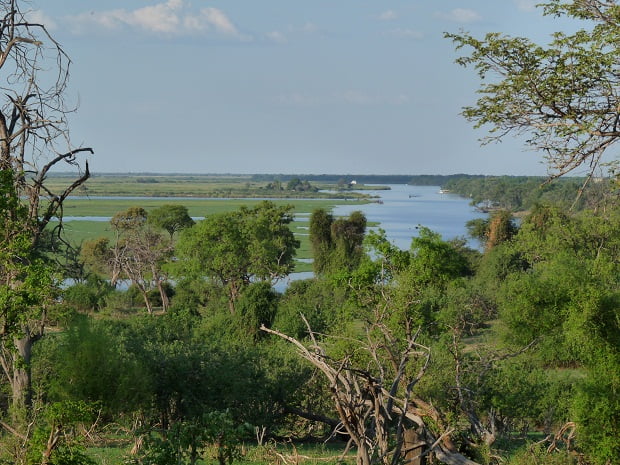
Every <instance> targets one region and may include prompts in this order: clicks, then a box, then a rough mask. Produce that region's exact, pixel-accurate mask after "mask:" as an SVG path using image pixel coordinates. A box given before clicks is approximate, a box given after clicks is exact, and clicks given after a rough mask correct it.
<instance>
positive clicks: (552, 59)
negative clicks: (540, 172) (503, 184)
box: [446, 0, 620, 177]
mask: <svg viewBox="0 0 620 465" xmlns="http://www.w3.org/2000/svg"><path fill="white" fill-rule="evenodd" d="M542 8H543V14H544V15H551V16H557V17H568V18H573V19H578V20H581V21H587V22H588V23H589V27H586V28H582V29H579V30H578V31H576V32H574V33H572V34H566V33H563V32H556V33H555V34H553V38H552V40H551V41H550V43H549V44H548V45H547V46H540V45H537V44H535V43H534V42H532V41H531V40H529V39H527V38H524V37H509V36H505V35H502V34H499V33H489V34H487V35H486V37H485V38H484V39H482V40H480V39H476V38H474V37H472V36H471V35H469V34H465V33H463V34H446V37H447V38H450V39H452V40H453V41H454V43H455V44H456V48H457V49H462V48H469V49H470V50H471V52H470V54H469V55H466V56H463V57H461V58H459V59H458V60H457V63H459V64H461V65H464V66H473V67H474V68H475V69H476V70H477V71H478V74H479V76H480V78H481V80H482V81H483V84H482V86H481V88H480V90H479V93H480V94H481V95H482V97H480V98H479V99H478V101H477V103H476V105H475V106H469V107H465V109H464V111H463V114H464V116H465V117H466V118H467V119H468V120H470V121H473V122H474V123H475V125H476V127H483V126H485V127H486V126H488V127H490V135H489V137H487V138H486V139H485V141H486V142H489V141H499V140H501V139H502V138H503V137H505V136H506V135H507V134H509V133H514V134H519V135H521V134H525V135H527V141H526V144H527V145H528V146H530V147H531V148H533V149H535V150H540V151H542V152H543V153H544V156H545V158H546V159H547V162H548V164H549V167H550V169H551V172H552V176H554V177H557V176H561V175H563V174H566V173H569V172H571V171H572V170H574V169H576V168H578V167H580V166H582V165H587V166H588V170H589V174H590V176H592V174H593V173H594V170H595V169H596V168H597V167H598V166H599V164H600V161H601V158H602V156H603V154H604V153H605V152H606V151H607V149H608V148H609V147H611V146H612V145H614V144H615V142H617V141H618V139H619V138H620V124H619V121H620V110H619V109H620V94H619V92H618V90H619V88H620V74H618V45H619V42H618V33H619V31H620V15H618V8H619V5H618V4H617V2H616V1H604V0H572V1H563V0H551V1H548V2H546V3H543V4H542Z"/></svg>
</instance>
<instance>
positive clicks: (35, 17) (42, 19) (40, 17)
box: [26, 10, 58, 31]
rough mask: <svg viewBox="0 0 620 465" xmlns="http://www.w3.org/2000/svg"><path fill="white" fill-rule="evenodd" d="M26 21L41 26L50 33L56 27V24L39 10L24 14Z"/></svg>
mask: <svg viewBox="0 0 620 465" xmlns="http://www.w3.org/2000/svg"><path fill="white" fill-rule="evenodd" d="M26 19H27V20H28V21H29V22H31V23H37V24H43V25H44V26H45V27H46V28H47V29H48V30H50V31H53V30H55V29H57V27H58V26H57V24H56V22H55V21H54V20H53V19H52V18H51V17H49V16H47V15H46V14H45V13H44V12H43V11H41V10H31V11H29V12H28V13H26Z"/></svg>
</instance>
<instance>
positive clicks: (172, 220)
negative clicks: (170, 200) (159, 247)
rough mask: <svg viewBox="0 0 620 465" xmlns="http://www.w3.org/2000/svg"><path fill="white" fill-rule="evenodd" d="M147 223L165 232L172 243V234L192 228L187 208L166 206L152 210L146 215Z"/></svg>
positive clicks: (192, 221)
mask: <svg viewBox="0 0 620 465" xmlns="http://www.w3.org/2000/svg"><path fill="white" fill-rule="evenodd" d="M148 223H149V224H152V225H153V226H156V227H158V228H161V229H164V230H166V231H167V232H168V234H170V241H171V242H172V237H173V236H174V233H176V232H179V231H181V230H183V229H185V228H189V227H191V226H193V225H194V220H193V219H192V218H191V217H190V216H189V213H188V212H187V207H185V206H183V205H168V204H167V205H162V206H161V207H159V208H156V209H155V210H152V211H151V212H150V213H149V215H148Z"/></svg>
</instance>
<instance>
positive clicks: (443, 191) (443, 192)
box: [439, 189, 450, 194]
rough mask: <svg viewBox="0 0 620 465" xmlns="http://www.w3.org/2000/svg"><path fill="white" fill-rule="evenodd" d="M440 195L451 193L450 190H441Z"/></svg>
mask: <svg viewBox="0 0 620 465" xmlns="http://www.w3.org/2000/svg"><path fill="white" fill-rule="evenodd" d="M439 193H440V194H449V193H450V191H449V190H448V189H439Z"/></svg>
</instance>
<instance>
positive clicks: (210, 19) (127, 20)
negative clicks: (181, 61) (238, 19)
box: [66, 0, 248, 40]
mask: <svg viewBox="0 0 620 465" xmlns="http://www.w3.org/2000/svg"><path fill="white" fill-rule="evenodd" d="M66 20H67V22H68V23H69V25H70V27H71V30H72V31H73V32H74V33H85V32H88V31H89V30H91V29H92V28H99V29H103V30H119V29H121V28H131V29H137V30H140V31H144V32H149V33H156V34H164V35H170V36H179V35H187V34H206V33H217V34H219V35H223V36H227V37H232V38H236V39H243V40H247V39H248V37H247V36H244V35H242V34H241V33H240V32H239V31H238V30H237V28H236V27H235V25H234V24H233V23H232V21H231V20H230V19H229V18H228V17H227V16H226V14H225V13H224V12H223V11H222V10H219V9H217V8H201V9H200V10H196V9H194V8H192V6H191V5H190V4H188V3H187V2H185V1H184V0H167V1H165V2H162V3H158V4H155V5H151V6H145V7H143V8H138V9H135V10H125V9H115V10H104V11H91V12H90V13H82V14H80V15H76V16H71V17H68V18H66Z"/></svg>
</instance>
